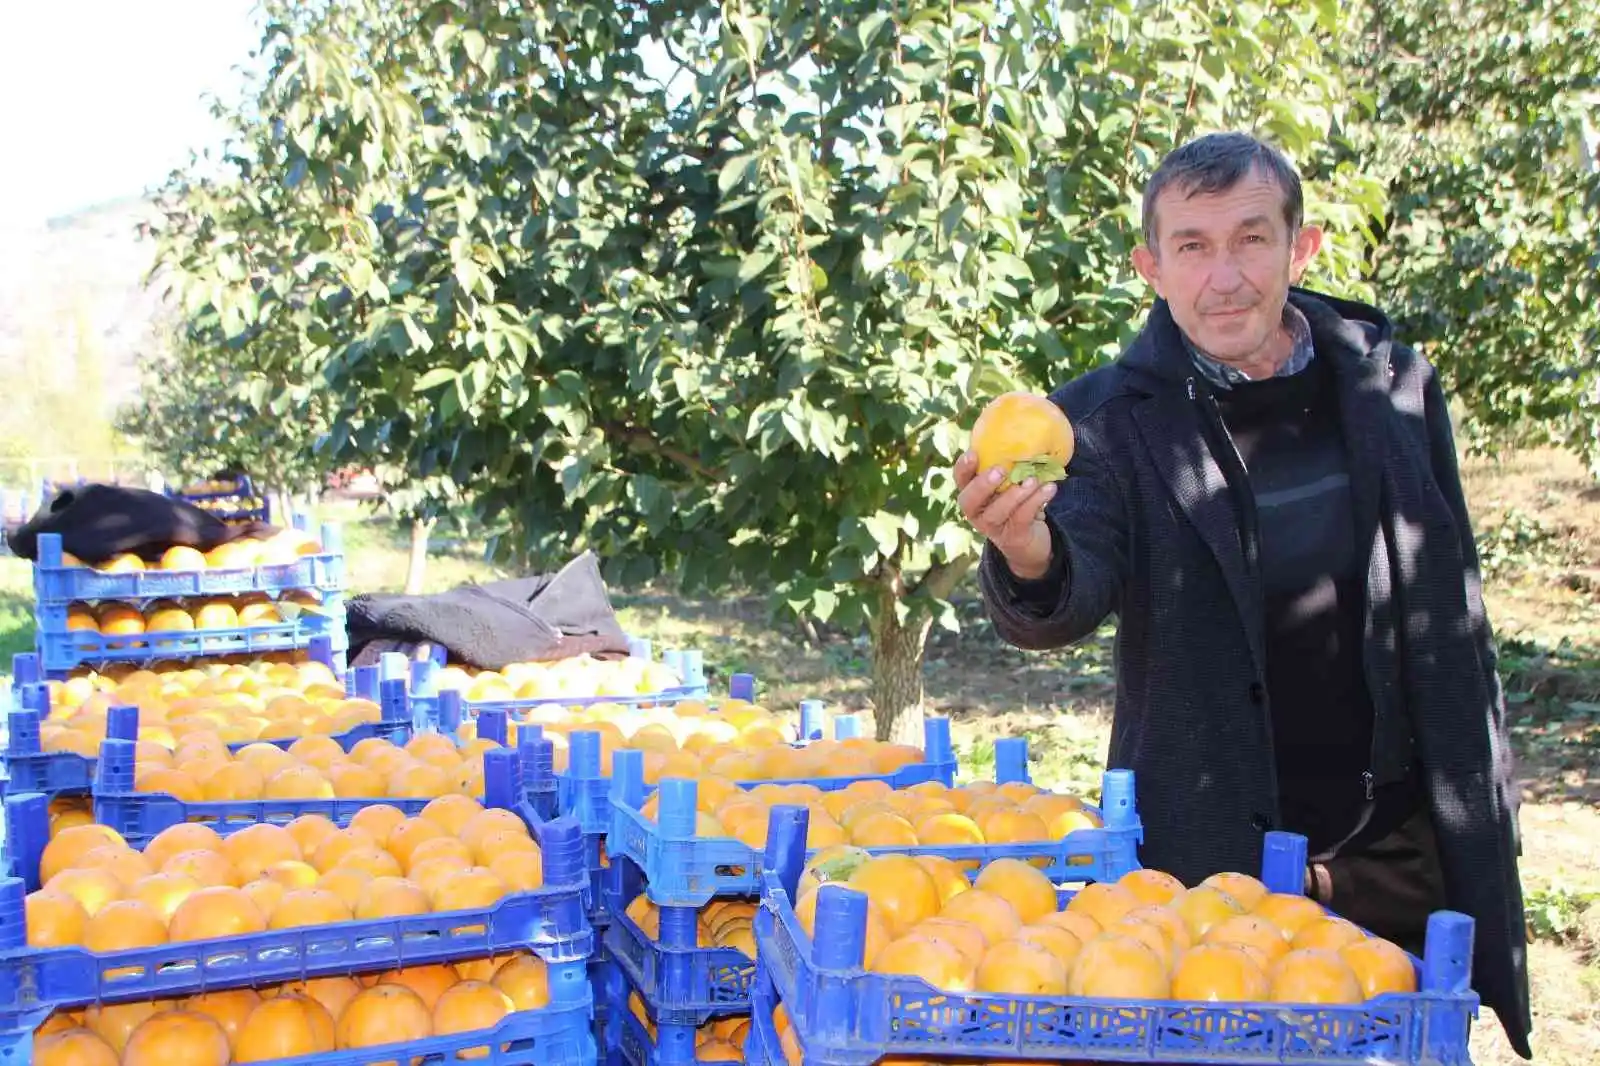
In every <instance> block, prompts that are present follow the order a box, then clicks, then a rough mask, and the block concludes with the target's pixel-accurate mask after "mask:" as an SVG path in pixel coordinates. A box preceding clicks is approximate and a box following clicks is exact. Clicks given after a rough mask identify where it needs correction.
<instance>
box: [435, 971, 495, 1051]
mask: <svg viewBox="0 0 1600 1066" xmlns="http://www.w3.org/2000/svg"><path fill="white" fill-rule="evenodd" d="M510 1013H511V999H510V997H509V996H507V995H506V994H505V993H504V992H502V991H500V990H499V989H498V988H496V987H495V986H494V985H492V984H489V983H488V982H487V981H459V982H457V983H456V984H454V985H452V986H450V987H449V988H447V989H445V991H444V993H443V994H442V995H440V996H439V1000H438V1002H437V1003H435V1004H434V1005H433V1035H435V1036H446V1035H449V1034H451V1033H470V1032H473V1031H475V1030H478V1029H491V1028H493V1027H494V1026H496V1025H499V1024H500V1020H501V1019H502V1018H504V1017H505V1016H506V1015H507V1014H510ZM487 1055H488V1050H487V1049H486V1048H483V1049H474V1050H473V1051H470V1052H468V1053H467V1054H464V1055H462V1056H461V1057H462V1058H466V1059H481V1058H485V1057H487Z"/></svg>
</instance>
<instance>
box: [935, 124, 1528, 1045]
mask: <svg viewBox="0 0 1600 1066" xmlns="http://www.w3.org/2000/svg"><path fill="white" fill-rule="evenodd" d="M1144 239H1145V247H1142V248H1140V249H1138V250H1137V251H1136V252H1135V253H1134V256H1133V262H1134V266H1135V268H1136V269H1137V270H1138V271H1139V273H1140V275H1141V276H1142V277H1144V279H1145V280H1146V281H1147V282H1149V284H1150V286H1151V287H1152V288H1153V289H1154V290H1155V292H1156V294H1157V295H1158V297H1159V299H1158V300H1157V302H1156V304H1155V306H1154V308H1153V309H1152V310H1151V313H1150V317H1149V320H1148V321H1147V322H1146V324H1145V326H1144V329H1143V331H1142V332H1141V333H1140V335H1139V337H1138V339H1137V340H1135V341H1134V343H1133V345H1132V346H1131V347H1130V348H1129V349H1128V350H1127V351H1126V352H1125V353H1124V354H1123V355H1122V357H1121V358H1120V359H1118V360H1117V361H1116V362H1115V363H1114V364H1112V365H1110V366H1107V367H1104V368H1102V369H1099V370H1095V371H1093V372H1092V373H1089V374H1086V375H1084V376H1083V377H1081V378H1079V379H1077V380H1076V381H1072V382H1069V383H1068V384H1066V385H1065V386H1063V387H1062V388H1061V389H1060V390H1059V391H1058V392H1057V393H1056V394H1055V395H1054V397H1053V399H1054V400H1055V402H1056V403H1057V404H1058V405H1060V406H1061V408H1062V409H1063V410H1064V411H1066V413H1067V415H1068V417H1070V418H1071V420H1072V422H1073V424H1074V427H1075V429H1076V434H1077V451H1076V454H1075V455H1074V456H1073V459H1072V462H1071V464H1070V466H1069V470H1068V475H1069V476H1068V477H1067V479H1066V480H1065V481H1063V482H1060V483H1058V484H1054V485H1037V484H1034V483H1032V482H1031V481H1029V482H1025V483H1024V484H1023V485H1021V486H1020V487H1018V488H1015V489H1012V490H1010V491H1007V492H1003V493H998V494H997V493H996V491H995V490H996V488H997V487H998V486H999V484H1000V477H1001V474H1000V471H997V470H991V471H980V470H977V469H976V463H975V460H974V458H973V456H972V455H971V454H968V455H967V456H964V457H963V458H962V459H961V460H960V461H959V462H958V463H957V465H956V470H955V476H956V481H957V485H958V487H959V489H960V506H961V509H962V511H963V513H964V514H965V515H966V517H967V518H968V520H969V521H970V522H971V523H972V524H973V526H974V527H975V528H976V529H977V530H978V531H979V532H980V533H982V534H983V535H984V536H985V537H986V538H987V539H988V545H987V547H986V548H985V551H984V556H983V564H982V568H981V574H982V581H983V592H984V598H985V601H986V603H987V606H988V610H989V615H990V617H991V618H992V619H993V621H994V624H995V628H996V629H997V630H998V631H999V632H1000V634H1001V635H1002V636H1003V637H1004V638H1005V639H1006V640H1008V641H1010V642H1011V643H1012V644H1015V645H1016V646H1018V647H1021V648H1031V649H1038V648H1054V647H1060V646H1062V645H1066V644H1070V643H1072V642H1074V641H1077V640H1081V639H1083V638H1084V637H1087V636H1089V635H1090V634H1092V633H1094V632H1095V630H1096V629H1097V628H1098V627H1099V626H1100V624H1101V623H1102V622H1103V621H1105V619H1106V618H1107V617H1108V616H1110V615H1113V614H1114V615H1116V616H1117V623H1118V624H1117V648H1116V664H1117V702H1116V715H1115V719H1114V721H1113V723H1112V731H1111V753H1110V762H1111V765H1113V766H1117V767H1126V768H1129V769H1132V770H1134V771H1136V773H1137V774H1138V782H1139V802H1140V810H1141V813H1142V815H1143V818H1144V822H1145V826H1146V844H1145V849H1144V852H1143V859H1144V861H1145V863H1146V865H1149V866H1152V867H1156V868H1159V869H1163V870H1167V871H1169V872H1171V873H1173V874H1175V875H1177V876H1178V877H1180V878H1182V879H1183V880H1184V881H1186V882H1188V883H1190V884H1193V883H1194V882H1196V881H1197V880H1200V879H1202V878H1204V877H1205V876H1207V875H1209V874H1211V873H1214V872H1217V871H1220V870H1241V871H1245V872H1252V871H1254V870H1256V869H1258V868H1259V865H1260V858H1261V837H1262V833H1263V832H1264V831H1266V830H1270V829H1287V830H1291V831H1293V832H1297V833H1301V834H1303V835H1305V836H1306V837H1307V838H1308V840H1309V847H1310V852H1311V856H1312V860H1313V861H1312V867H1311V873H1310V875H1308V879H1307V880H1308V885H1307V888H1308V891H1310V892H1311V893H1312V894H1313V895H1314V896H1316V897H1317V898H1318V899H1319V900H1320V901H1321V902H1323V903H1325V904H1327V905H1328V906H1330V907H1331V908H1333V909H1334V910H1335V911H1337V912H1339V913H1341V914H1344V915H1345V916H1347V917H1349V918H1351V919H1352V920H1354V921H1357V922H1359V923H1361V924H1362V925H1364V926H1365V927H1367V928H1368V929H1370V930H1372V931H1374V932H1376V933H1378V934H1380V935H1384V936H1387V937H1390V938H1391V939H1394V940H1396V941H1398V942H1399V943H1401V944H1403V945H1405V946H1406V947H1408V948H1410V949H1411V950H1413V951H1419V950H1420V948H1421V946H1422V937H1423V932H1424V929H1425V927H1426V922H1427V915H1428V914H1429V913H1430V912H1431V911H1433V910H1437V909H1441V908H1444V907H1448V908H1450V909H1454V910H1458V911H1462V912H1464V913H1466V914H1469V915H1471V916H1472V917H1473V918H1474V919H1475V922H1476V949H1475V954H1474V975H1473V984H1474V987H1475V988H1476V989H1477V990H1478V992H1479V994H1480V995H1481V996H1482V997H1483V999H1484V1001H1485V1002H1486V1003H1487V1004H1488V1005H1490V1006H1492V1007H1493V1008H1494V1010H1495V1011H1496V1013H1497V1014H1498V1015H1499V1016H1500V1019H1501V1022H1502V1025H1503V1026H1504V1028H1505V1030H1506V1033H1507V1035H1508V1036H1509V1037H1510V1040H1511V1043H1512V1045H1513V1046H1514V1047H1515V1048H1516V1050H1517V1052H1518V1053H1519V1054H1520V1055H1522V1056H1523V1057H1525V1058H1526V1057H1529V1055H1530V1054H1531V1053H1530V1051H1529V1048H1528V1033H1529V1029H1530V1027H1531V1021H1530V1018H1529V1008H1528V985H1527V972H1526V958H1525V953H1526V943H1525V933H1524V924H1523V910H1522V891H1521V886H1520V883H1519V881H1518V874H1517V854H1518V848H1519V845H1518V841H1517V830H1516V814H1517V805H1518V799H1517V792H1516V787H1515V782H1514V781H1513V779H1512V770H1511V758H1510V754H1509V747H1508V740H1507V733H1506V724H1505V718H1504V708H1503V702H1502V699H1501V693H1500V686H1499V681H1498V679H1497V676H1496V672H1495V653H1494V646H1493V642H1492V640H1491V636H1490V631H1489V625H1488V622H1487V620H1486V619H1485V616H1484V609H1483V601H1482V597H1481V595H1480V587H1479V573H1478V560H1477V552H1476V549H1475V547H1474V544H1473V537H1472V526H1471V523H1470V521H1469V519H1468V516H1467V508H1466V502H1465V500H1464V498H1463V494H1462V490H1461V480H1460V475H1459V472H1458V470H1457V467H1456V453H1455V447H1454V443H1453V440H1452V437H1451V429H1450V421H1449V416H1448V413H1447V411H1446V405H1445V398H1444V393H1443V391H1442V390H1441V388H1440V385H1439V382H1438V379H1437V378H1436V376H1435V375H1434V372H1433V368H1432V367H1430V366H1429V365H1428V363H1427V362H1426V361H1425V360H1424V359H1422V358H1421V357H1419V356H1418V355H1416V354H1415V353H1414V352H1412V351H1411V350H1410V349H1408V348H1406V347H1405V346H1404V345H1403V344H1401V343H1400V342H1399V341H1397V340H1396V339H1395V337H1394V334H1393V328H1392V326H1391V325H1390V323H1389V321H1388V319H1387V318H1385V317H1384V316H1383V314H1382V313H1381V312H1379V311H1377V310H1376V309H1374V308H1371V307H1366V306H1363V305H1361V304H1356V303H1351V302H1349V301H1344V300H1336V299H1333V298H1331V297H1327V296H1320V295H1317V294H1314V293H1311V292H1308V291H1305V290H1303V289H1299V288H1295V287H1293V286H1294V285H1295V284H1296V283H1297V282H1298V281H1299V280H1300V278H1301V277H1302V275H1303V274H1304V273H1305V270H1306V267H1307V265H1308V264H1309V263H1310V262H1311V259H1312V257H1313V256H1315V255H1316V253H1317V250H1318V248H1319V247H1320V245H1321V242H1322V233H1321V231H1320V230H1318V229H1317V227H1315V226H1312V225H1307V224H1305V222H1304V219H1303V200H1302V193H1301V186H1300V179H1299V176H1298V175H1297V174H1296V173H1295V171H1294V169H1293V168H1292V167H1291V166H1290V165H1289V163H1288V162H1287V161H1286V160H1285V159H1284V158H1283V157H1282V156H1281V155H1280V154H1279V153H1278V152H1277V151H1276V150H1274V149H1273V148H1271V147H1269V146H1267V145H1265V144H1262V143H1261V142H1259V141H1257V140H1255V139H1253V138H1251V137H1248V136H1245V135H1242V134H1217V135H1213V136H1208V137H1203V138H1200V139H1199V140H1196V141H1194V142H1192V143H1190V144H1187V145H1185V146H1183V147H1181V148H1179V149H1178V150H1176V151H1174V152H1173V153H1172V154H1171V155H1170V156H1168V157H1167V158H1166V159H1165V160H1164V161H1163V162H1162V164H1161V166H1160V168H1159V169H1158V170H1157V171H1156V173H1155V174H1154V175H1153V176H1152V178H1151V179H1150V183H1149V185H1148V186H1147V188H1146V189H1145V194H1144Z"/></svg>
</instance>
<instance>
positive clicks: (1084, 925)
mask: <svg viewBox="0 0 1600 1066" xmlns="http://www.w3.org/2000/svg"><path fill="white" fill-rule="evenodd" d="M1128 913H1129V914H1134V913H1137V911H1129V912H1128ZM1179 921H1180V922H1181V919H1179ZM1037 924H1039V925H1053V926H1056V927H1058V928H1061V929H1065V930H1066V931H1067V932H1069V933H1071V934H1072V935H1073V936H1075V937H1077V938H1078V939H1079V940H1080V941H1082V942H1083V943H1085V944H1087V943H1088V942H1089V941H1091V940H1093V939H1094V938H1095V937H1097V936H1099V935H1100V933H1101V929H1100V923H1099V922H1097V921H1095V920H1094V919H1093V918H1091V917H1089V916H1088V915H1087V914H1084V913H1082V912H1081V911H1074V910H1064V911H1056V913H1054V914H1047V915H1045V916H1044V917H1043V918H1041V919H1039V921H1038V923H1037ZM1185 931H1187V930H1185Z"/></svg>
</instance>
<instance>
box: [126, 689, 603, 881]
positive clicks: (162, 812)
mask: <svg viewBox="0 0 1600 1066" xmlns="http://www.w3.org/2000/svg"><path fill="white" fill-rule="evenodd" d="M486 721H492V722H496V723H498V735H495V734H492V733H489V732H487V731H486V733H485V736H486V737H488V738H490V739H495V740H498V741H500V742H501V743H502V744H503V743H504V742H505V719H504V718H503V717H502V716H500V715H493V716H490V717H487V718H486ZM517 740H518V745H517V747H516V748H514V749H510V748H505V749H498V750H496V751H489V752H485V753H484V779H485V782H484V787H485V789H487V788H488V776H489V767H490V765H491V756H494V755H496V754H498V753H499V751H505V752H506V753H507V754H508V755H509V756H510V757H511V759H512V762H513V763H514V764H515V765H516V768H517V778H516V784H517V789H518V792H517V795H518V802H519V803H523V804H527V805H528V806H529V810H530V812H531V813H532V815H533V816H534V817H535V818H537V819H540V820H544V819H545V818H547V817H549V816H550V815H551V814H553V811H552V810H551V809H550V808H551V801H552V800H553V798H554V795H555V793H554V791H553V789H551V788H549V787H545V786H542V785H540V784H539V783H538V779H540V778H543V779H544V780H545V781H547V782H548V780H549V778H550V765H551V750H550V741H549V740H547V739H545V738H544V737H543V736H541V735H539V733H538V732H537V731H536V730H531V729H528V730H523V731H522V732H521V733H520V734H519V735H518V738H517ZM134 770H135V762H134V742H133V741H131V740H121V739H111V738H108V739H107V740H106V741H105V742H104V743H102V744H101V746H100V761H99V765H97V766H96V767H95V783H94V817H95V821H97V822H99V823H100V824H102V825H108V826H110V827H111V828H113V829H115V830H116V831H117V832H119V833H121V834H122V836H123V839H125V840H127V841H128V843H129V844H134V843H135V842H142V841H147V840H150V839H151V838H152V837H154V836H155V835H156V834H157V833H159V832H161V831H162V830H163V829H167V828H169V827H171V826H174V825H179V824H181V823H184V822H198V823H201V824H204V825H209V826H210V827H211V828H212V829H214V830H216V831H217V832H218V833H220V834H222V835H224V836H226V835H227V834H228V833H233V832H237V831H238V830H240V829H243V828H245V827H246V826H251V825H255V824H256V823H258V822H270V823H273V824H277V825H287V824H288V823H289V822H292V821H293V820H294V819H296V818H299V817H300V816H301V815H306V814H320V815H322V816H323V817H325V818H328V819H331V820H332V821H333V822H334V823H335V824H337V825H345V824H347V823H348V822H349V821H350V819H351V818H354V817H355V815H356V812H357V811H359V810H361V808H363V807H370V806H371V805H373V804H375V803H387V804H389V805H391V806H394V807H398V808H399V809H400V810H402V811H404V812H405V813H406V814H408V815H411V814H416V813H417V812H418V811H420V810H422V808H423V807H425V806H427V804H428V802H429V801H428V800H426V799H398V798H389V797H383V796H369V797H361V798H354V799H331V800H328V799H286V800H236V801H228V802H212V803H186V802H184V801H183V800H180V799H178V798H177V797H175V796H170V795H167V794H165V793H154V792H137V791H135V790H134V784H133V782H134ZM530 781H531V783H530ZM574 824H576V822H574ZM579 843H580V847H579V854H580V857H581V855H582V848H581V843H582V839H581V834H580V840H579ZM585 894H586V896H587V895H588V890H587V888H586V890H585Z"/></svg>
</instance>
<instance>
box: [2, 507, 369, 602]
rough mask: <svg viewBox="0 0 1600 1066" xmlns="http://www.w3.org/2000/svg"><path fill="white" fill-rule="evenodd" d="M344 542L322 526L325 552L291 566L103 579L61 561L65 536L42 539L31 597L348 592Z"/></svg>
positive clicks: (139, 598) (335, 529)
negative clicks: (345, 586) (346, 589)
mask: <svg viewBox="0 0 1600 1066" xmlns="http://www.w3.org/2000/svg"><path fill="white" fill-rule="evenodd" d="M342 545H343V538H342V536H341V533H340V527H339V526H338V524H337V523H333V522H329V523H326V524H324V525H323V527H322V546H323V549H324V550H323V551H322V552H319V553H317V554H314V555H303V556H301V557H300V558H298V559H296V560H295V561H294V562H292V563H282V564H279V565H276V566H246V567H234V568H230V569H225V570H224V569H216V568H210V567H208V568H207V569H204V570H142V571H138V572H135V573H131V574H103V573H101V572H100V571H98V570H95V569H93V568H91V567H88V566H70V565H68V564H66V563H64V562H63V561H62V547H61V535H60V534H58V533H42V534H40V536H39V558H38V560H37V561H36V562H35V563H34V567H33V594H34V598H35V600H36V601H37V603H38V605H39V606H40V607H66V606H68V605H69V604H72V603H79V602H84V601H104V600H119V601H126V602H130V603H144V602H148V601H150V600H157V599H189V598H195V597H212V596H241V595H245V594H248V593H264V594H266V595H268V596H272V597H277V596H280V595H282V594H283V593H285V592H291V591H312V592H320V593H323V594H325V595H332V594H335V593H340V592H343V591H344V552H343V547H342Z"/></svg>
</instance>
